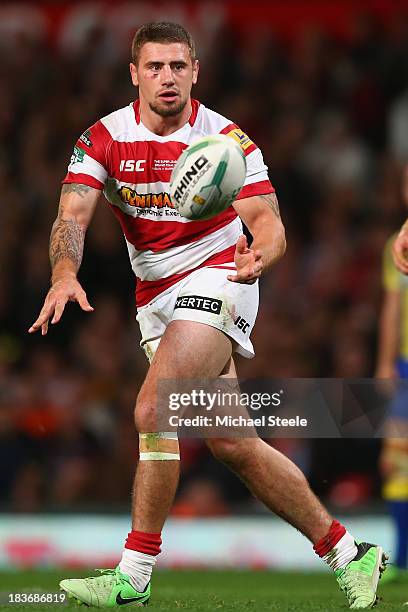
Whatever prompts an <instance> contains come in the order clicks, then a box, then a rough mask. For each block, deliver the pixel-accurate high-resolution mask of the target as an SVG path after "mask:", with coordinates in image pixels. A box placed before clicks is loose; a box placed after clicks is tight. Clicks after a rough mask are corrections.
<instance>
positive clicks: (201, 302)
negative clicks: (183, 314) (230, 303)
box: [175, 295, 222, 314]
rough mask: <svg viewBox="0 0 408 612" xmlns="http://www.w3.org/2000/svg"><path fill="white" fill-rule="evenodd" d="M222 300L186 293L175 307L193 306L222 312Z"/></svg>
mask: <svg viewBox="0 0 408 612" xmlns="http://www.w3.org/2000/svg"><path fill="white" fill-rule="evenodd" d="M221 306H222V301H221V300H216V299H214V298H207V297H203V296H202V295H186V296H184V297H179V298H177V300H176V305H175V308H191V309H192V310H204V312H211V313H213V314H220V312H221Z"/></svg>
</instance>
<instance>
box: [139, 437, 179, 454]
mask: <svg viewBox="0 0 408 612" xmlns="http://www.w3.org/2000/svg"><path fill="white" fill-rule="evenodd" d="M139 459H140V461H179V460H180V449H179V442H178V438H177V433H176V432H175V431H158V432H157V433H141V434H139Z"/></svg>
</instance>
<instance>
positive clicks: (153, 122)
mask: <svg viewBox="0 0 408 612" xmlns="http://www.w3.org/2000/svg"><path fill="white" fill-rule="evenodd" d="M191 111H192V108H191V99H189V100H188V102H187V104H186V105H185V107H184V108H183V110H182V111H181V113H180V114H179V115H175V116H174V117H161V116H160V115H158V114H157V113H155V112H154V111H152V109H151V108H150V106H149V105H148V104H147V103H146V102H144V101H143V100H140V120H141V122H142V123H143V125H144V126H145V127H147V129H148V130H150V131H151V132H153V133H154V134H157V135H158V136H169V135H170V134H173V132H177V130H179V129H180V128H181V127H183V125H185V124H186V123H187V121H188V120H189V118H190V115H191Z"/></svg>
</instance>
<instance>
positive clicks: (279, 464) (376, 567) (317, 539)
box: [207, 359, 387, 609]
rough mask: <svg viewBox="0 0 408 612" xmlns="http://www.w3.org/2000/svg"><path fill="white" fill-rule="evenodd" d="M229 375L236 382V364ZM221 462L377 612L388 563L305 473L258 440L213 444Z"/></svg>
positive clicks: (353, 601)
mask: <svg viewBox="0 0 408 612" xmlns="http://www.w3.org/2000/svg"><path fill="white" fill-rule="evenodd" d="M231 364H232V365H231V367H230V369H229V373H228V375H229V376H231V377H233V376H235V372H234V367H233V361H232V359H231ZM207 444H208V446H209V448H210V449H211V451H212V452H213V454H214V455H215V457H217V458H218V459H219V460H221V461H222V462H223V463H225V464H226V465H227V466H228V467H230V468H231V469H232V470H233V471H234V472H235V473H236V474H238V476H239V477H240V478H241V479H242V480H243V481H244V482H245V484H246V485H247V486H248V488H249V490H250V491H251V492H252V493H253V495H255V496H256V497H257V498H258V499H259V500H261V501H262V502H263V503H264V504H265V505H266V506H267V507H268V508H269V509H270V510H272V511H273V512H275V513H276V514H278V515H279V516H281V517H282V518H283V519H285V520H286V521H287V522H288V523H290V524H291V525H293V526H294V527H296V528H297V529H298V530H299V531H301V532H302V533H303V534H304V535H305V536H306V537H307V538H309V540H310V541H311V542H312V543H313V544H314V547H313V548H314V550H315V552H316V553H317V554H318V555H319V556H320V557H322V558H323V559H324V560H325V561H326V563H327V564H328V565H330V567H331V568H332V569H333V570H334V571H335V573H336V577H337V580H338V582H339V584H340V587H341V589H342V590H343V591H345V593H346V596H347V598H348V601H349V603H350V607H351V608H353V609H357V608H361V609H363V608H371V607H373V606H374V605H375V603H376V600H377V597H376V591H377V584H378V579H379V577H380V575H381V572H383V571H384V569H385V563H386V559H387V557H386V556H385V555H384V553H383V551H382V548H381V547H380V546H376V545H373V544H367V543H365V542H362V543H360V544H357V543H356V542H355V540H354V538H353V536H352V535H351V534H350V533H349V532H348V531H347V530H346V529H345V527H343V526H342V525H341V524H340V523H339V522H338V521H336V520H333V518H332V517H331V516H330V515H329V514H328V512H327V510H326V509H325V508H324V507H323V505H322V504H321V503H320V501H319V500H318V498H317V497H316V496H315V495H314V493H313V492H312V490H311V489H310V487H309V484H308V482H307V480H306V478H305V477H304V475H303V473H302V472H301V470H299V468H298V467H297V466H296V465H295V464H294V463H293V462H292V461H290V460H289V459H288V458H287V457H285V456H284V455H282V453H280V452H279V451H277V450H275V449H274V448H272V447H270V446H269V445H268V444H266V443H265V442H263V441H262V440H260V439H259V438H257V437H254V438H218V439H212V440H207Z"/></svg>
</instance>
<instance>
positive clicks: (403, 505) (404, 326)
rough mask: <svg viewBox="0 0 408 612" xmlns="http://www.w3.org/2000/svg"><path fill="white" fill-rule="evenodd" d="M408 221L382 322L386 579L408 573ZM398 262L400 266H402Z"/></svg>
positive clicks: (386, 282) (386, 274)
mask: <svg viewBox="0 0 408 612" xmlns="http://www.w3.org/2000/svg"><path fill="white" fill-rule="evenodd" d="M402 194H403V200H404V202H405V203H407V202H408V197H407V196H408V168H407V167H405V170H404V174H403V188H402ZM406 226H407V224H405V225H404V226H403V228H402V229H401V231H400V233H399V234H398V235H397V236H395V235H393V236H392V237H391V238H390V239H389V240H388V241H387V243H386V245H385V248H384V254H383V290H384V295H383V304H382V310H381V317H380V327H379V347H378V359H377V369H376V376H377V378H380V379H390V380H392V381H395V385H394V392H395V393H394V397H393V398H392V400H391V403H390V415H389V420H388V423H387V430H388V436H387V437H386V438H384V440H383V445H382V451H381V455H380V470H381V473H382V476H383V478H384V483H383V496H384V498H385V499H386V500H387V502H388V506H389V509H390V513H391V516H392V519H393V523H394V529H395V539H396V546H395V556H394V557H393V558H392V559H391V561H392V562H393V565H392V566H391V567H390V568H388V571H387V574H386V576H385V577H384V581H385V582H386V581H391V580H394V579H397V578H399V577H403V576H405V575H406V573H405V570H406V568H407V561H408V560H407V555H408V386H407V384H406V383H405V382H404V383H403V384H398V380H399V379H408V277H407V276H405V274H404V273H403V272H404V270H405V265H406V259H405V252H404V251H405V249H406V244H405V240H406ZM397 266H398V267H397Z"/></svg>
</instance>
